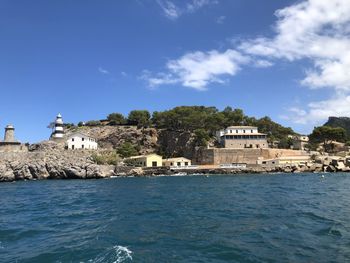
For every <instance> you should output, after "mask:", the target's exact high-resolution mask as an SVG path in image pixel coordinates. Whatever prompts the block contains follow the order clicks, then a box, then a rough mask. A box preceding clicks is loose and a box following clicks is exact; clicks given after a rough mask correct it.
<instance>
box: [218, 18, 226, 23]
mask: <svg viewBox="0 0 350 263" xmlns="http://www.w3.org/2000/svg"><path fill="white" fill-rule="evenodd" d="M225 20H226V16H219V17H218V18H217V19H216V23H217V24H223V23H224V22H225Z"/></svg>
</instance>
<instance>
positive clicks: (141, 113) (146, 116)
mask: <svg viewBox="0 0 350 263" xmlns="http://www.w3.org/2000/svg"><path fill="white" fill-rule="evenodd" d="M128 123H129V124H131V125H137V127H138V128H146V127H149V126H150V124H151V114H150V113H149V111H147V110H133V111H131V112H130V113H129V116H128Z"/></svg>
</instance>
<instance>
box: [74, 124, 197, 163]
mask: <svg viewBox="0 0 350 263" xmlns="http://www.w3.org/2000/svg"><path fill="white" fill-rule="evenodd" d="M76 131H80V132H83V133H85V134H87V135H89V136H92V137H94V138H95V139H97V142H98V144H99V147H100V148H105V149H117V148H118V147H120V146H121V145H122V144H123V143H124V142H131V143H132V144H133V145H136V146H138V147H137V148H138V150H139V153H140V154H147V153H154V152H155V153H159V154H162V155H163V156H164V157H174V156H184V157H186V158H189V159H192V158H193V156H194V155H195V154H196V151H197V148H196V147H195V144H194V135H193V134H192V133H190V132H181V131H172V130H166V129H155V128H145V129H138V128H137V127H136V126H96V127H75V128H73V129H71V130H69V131H68V134H69V133H72V132H76Z"/></svg>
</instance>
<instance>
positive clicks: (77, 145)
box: [66, 132, 98, 150]
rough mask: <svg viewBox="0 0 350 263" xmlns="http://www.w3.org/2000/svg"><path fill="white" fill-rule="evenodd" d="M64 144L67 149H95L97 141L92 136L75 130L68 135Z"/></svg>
mask: <svg viewBox="0 0 350 263" xmlns="http://www.w3.org/2000/svg"><path fill="white" fill-rule="evenodd" d="M66 145H67V148H68V149H69V150H75V149H86V150H96V149H97V147H98V145H97V142H96V140H95V139H94V138H92V137H90V136H88V135H86V134H83V133H81V132H76V133H73V134H71V135H70V136H68V137H67V140H66Z"/></svg>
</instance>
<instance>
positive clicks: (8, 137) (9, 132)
mask: <svg viewBox="0 0 350 263" xmlns="http://www.w3.org/2000/svg"><path fill="white" fill-rule="evenodd" d="M4 142H9V143H17V141H16V139H15V128H14V127H13V125H11V124H9V125H7V126H6V128H5V136H4Z"/></svg>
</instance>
